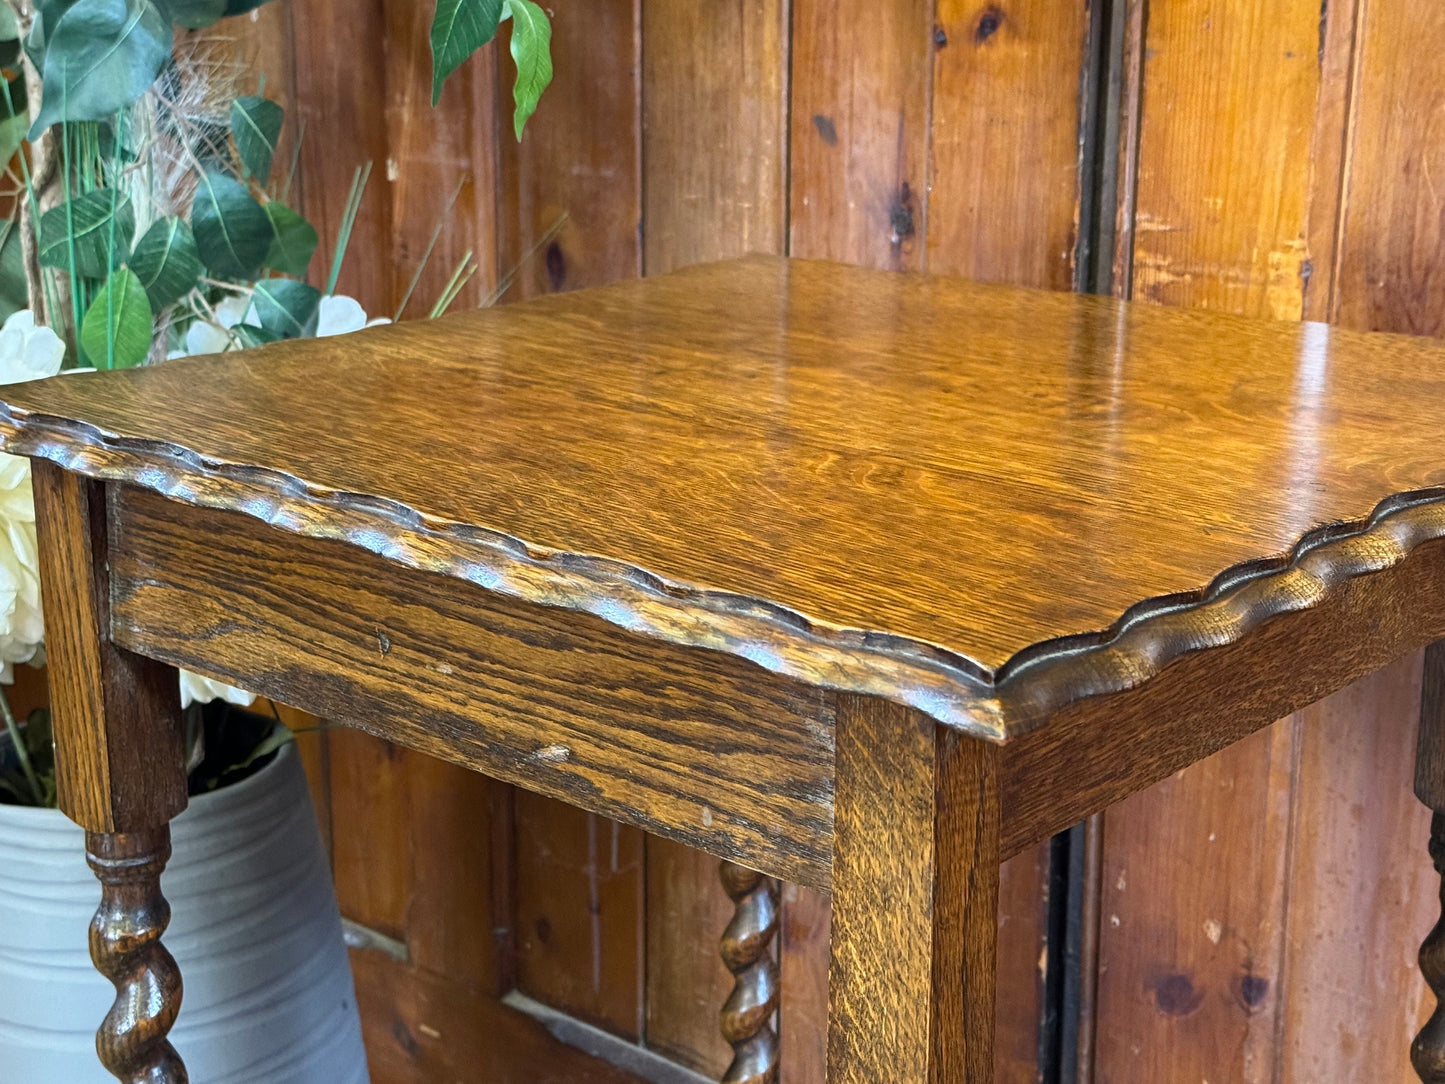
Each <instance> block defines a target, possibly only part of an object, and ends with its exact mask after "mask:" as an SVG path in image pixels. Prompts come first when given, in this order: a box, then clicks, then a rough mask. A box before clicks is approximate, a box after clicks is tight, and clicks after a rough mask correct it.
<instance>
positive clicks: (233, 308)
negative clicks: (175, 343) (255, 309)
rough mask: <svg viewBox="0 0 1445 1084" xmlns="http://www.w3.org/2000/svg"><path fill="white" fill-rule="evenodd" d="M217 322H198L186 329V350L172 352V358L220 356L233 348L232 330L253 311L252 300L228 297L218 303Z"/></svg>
mask: <svg viewBox="0 0 1445 1084" xmlns="http://www.w3.org/2000/svg"><path fill="white" fill-rule="evenodd" d="M212 311H213V312H214V314H215V317H216V319H215V322H214V323H213V322H211V321H210V320H196V321H195V322H194V323H192V324H191V326H190V327H188V328H187V329H186V346H185V349H184V350H176V351H173V352H172V355H171V356H172V357H195V356H197V355H198V354H220V353H223V352H224V351H226V350H229V349H231V347H232V337H231V334H230V331H231V328H233V327H235V326H236V325H237V324H239V323H241V321H242V320H244V319H245V318H246V316H247V314H248V313H249V312H250V311H251V299H250V297H249V296H247V297H241V296H236V297H227V298H225V299H224V300H222V301H220V302H218V303H217V304H216V307H215V309H214V310H212Z"/></svg>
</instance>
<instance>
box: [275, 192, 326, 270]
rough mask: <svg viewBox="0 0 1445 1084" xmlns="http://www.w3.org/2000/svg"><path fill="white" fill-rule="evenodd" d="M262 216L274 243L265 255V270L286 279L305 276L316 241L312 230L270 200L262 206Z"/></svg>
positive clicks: (314, 229) (304, 221) (296, 216)
mask: <svg viewBox="0 0 1445 1084" xmlns="http://www.w3.org/2000/svg"><path fill="white" fill-rule="evenodd" d="M266 214H267V215H269V216H270V218H271V226H272V227H273V228H274V229H275V230H276V240H274V241H272V242H271V249H270V251H269V252H267V253H266V261H265V262H266V266H267V267H269V268H271V269H272V270H273V271H280V272H282V273H283V274H287V275H304V274H306V268H307V267H308V266H310V264H311V257H312V255H313V254H314V253H315V252H316V246H317V244H318V243H319V241H320V238H319V237H317V236H316V227H314V226H312V225H311V223H310V222H307V221H306V220H305V219H304V218H302V217H301V216H300V215H298V214H297V213H296V212H295V211H293V210H292V209H291V208H290V207H287V206H286V205H285V204H284V203H277V202H275V201H274V200H273V201H272V202H270V203H268V204H266Z"/></svg>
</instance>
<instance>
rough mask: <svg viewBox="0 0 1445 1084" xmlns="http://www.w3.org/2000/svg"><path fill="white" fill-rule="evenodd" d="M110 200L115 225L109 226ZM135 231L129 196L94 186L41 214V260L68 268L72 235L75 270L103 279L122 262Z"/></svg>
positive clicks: (127, 253) (85, 275)
mask: <svg viewBox="0 0 1445 1084" xmlns="http://www.w3.org/2000/svg"><path fill="white" fill-rule="evenodd" d="M112 201H114V211H115V226H114V229H112V228H111V210H112ZM67 208H68V209H69V213H68V214H67ZM134 234H135V212H134V211H133V210H132V209H131V204H130V197H129V196H123V195H120V194H119V193H117V192H116V191H115V190H114V189H110V188H97V189H96V190H95V191H94V192H87V193H86V194H85V195H83V196H79V197H77V198H76V199H73V200H71V201H70V203H68V204H65V203H62V204H61V205H60V206H59V207H52V208H50V210H48V211H46V212H45V214H43V215H41V216H40V262H41V264H42V265H44V266H45V267H57V268H59V269H60V270H62V271H69V270H70V239H71V237H74V239H75V270H76V272H77V273H78V274H80V275H82V276H84V277H85V278H91V279H103V278H105V277H106V276H107V275H109V274H110V272H111V270H112V269H113V268H115V267H119V266H120V265H121V264H123V263H125V261H126V259H127V257H129V255H130V242H131V238H132V237H133V236H134ZM112 240H113V241H114V245H115V248H114V250H112V248H111V244H112Z"/></svg>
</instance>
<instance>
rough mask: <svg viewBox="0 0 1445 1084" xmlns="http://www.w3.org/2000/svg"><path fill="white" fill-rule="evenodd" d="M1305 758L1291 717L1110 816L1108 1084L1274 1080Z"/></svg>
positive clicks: (1102, 991) (1098, 1049)
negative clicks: (1294, 802)
mask: <svg viewBox="0 0 1445 1084" xmlns="http://www.w3.org/2000/svg"><path fill="white" fill-rule="evenodd" d="M1293 759H1294V742H1293V732H1292V730H1291V729H1290V724H1289V723H1288V722H1286V723H1284V724H1282V725H1276V726H1275V727H1273V728H1270V729H1266V730H1262V731H1260V732H1258V733H1257V734H1254V735H1253V736H1251V737H1250V738H1248V739H1246V740H1245V741H1243V742H1241V743H1240V744H1239V745H1236V746H1233V747H1232V748H1230V749H1228V750H1225V751H1224V752H1223V753H1220V754H1216V755H1215V756H1214V757H1211V758H1210V759H1209V760H1207V761H1204V762H1203V763H1202V764H1198V765H1195V766H1194V767H1193V768H1191V769H1189V770H1188V771H1186V772H1181V773H1179V774H1178V775H1176V776H1174V777H1173V778H1171V779H1169V780H1166V781H1165V782H1163V783H1160V784H1159V785H1157V786H1156V787H1154V788H1152V789H1150V790H1147V791H1144V792H1143V793H1141V794H1137V795H1135V796H1134V797H1132V798H1130V799H1128V800H1126V801H1124V802H1122V803H1120V804H1119V805H1118V806H1115V807H1114V808H1112V809H1110V810H1109V812H1108V813H1107V814H1106V815H1105V818H1104V865H1103V871H1102V872H1103V878H1102V880H1103V899H1102V905H1101V907H1100V921H1101V932H1100V948H1099V961H1100V962H1099V979H1098V1002H1097V1006H1098V1008H1097V1011H1098V1025H1097V1029H1096V1037H1095V1058H1096V1061H1095V1066H1094V1079H1095V1080H1096V1081H1099V1082H1100V1084H1106V1082H1113V1081H1120V1082H1122V1081H1132V1080H1141V1081H1142V1080H1161V1081H1162V1080H1180V1081H1184V1080H1211V1081H1212V1080H1216V1079H1218V1080H1221V1081H1240V1082H1256V1081H1258V1082H1269V1081H1270V1080H1272V1079H1273V1069H1274V1046H1275V1042H1276V1026H1277V1022H1278V1013H1279V1011H1280V1009H1279V990H1278V987H1279V981H1280V973H1281V961H1282V956H1283V936H1284V926H1283V917H1284V915H1283V908H1284V877H1285V870H1286V858H1285V852H1286V847H1287V840H1288V833H1289V795H1290V791H1289V783H1290V775H1291V772H1292V770H1293Z"/></svg>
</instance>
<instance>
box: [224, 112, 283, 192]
mask: <svg viewBox="0 0 1445 1084" xmlns="http://www.w3.org/2000/svg"><path fill="white" fill-rule="evenodd" d="M285 119H286V112H285V110H283V109H282V108H281V107H280V106H279V105H277V104H276V103H275V102H273V101H271V100H270V99H269V98H260V97H257V96H255V95H247V96H246V97H244V98H237V99H236V100H235V101H234V102H232V103H231V132H232V134H233V135H235V137H236V150H237V151H238V152H240V155H241V161H242V162H243V163H245V166H246V168H247V169H248V170H249V171H250V173H251V176H253V177H255V178H256V181H257V183H258V184H260V185H261V187H262V188H264V187H265V186H266V184H267V182H269V181H270V179H271V159H273V158H274V157H275V156H276V140H277V139H278V138H279V137H280V135H281V124H282V122H283V121H284V120H285Z"/></svg>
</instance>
